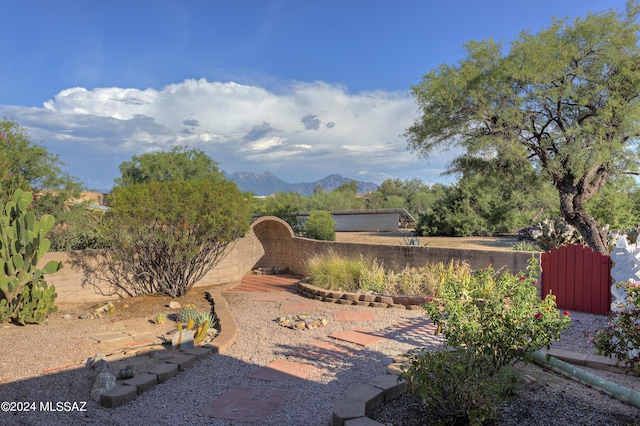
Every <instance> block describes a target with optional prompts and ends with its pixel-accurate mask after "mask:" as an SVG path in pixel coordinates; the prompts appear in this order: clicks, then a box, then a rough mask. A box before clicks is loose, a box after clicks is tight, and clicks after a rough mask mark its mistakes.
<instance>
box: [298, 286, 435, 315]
mask: <svg viewBox="0 0 640 426" xmlns="http://www.w3.org/2000/svg"><path fill="white" fill-rule="evenodd" d="M297 290H298V293H299V294H300V295H301V296H304V297H306V298H308V299H314V300H319V301H321V302H329V303H339V304H341V305H358V306H366V307H371V308H397V309H409V310H418V309H422V305H424V304H425V303H427V302H428V301H429V299H430V298H429V297H422V296H381V295H376V294H369V293H352V292H347V291H339V290H327V289H324V288H320V287H316V286H314V285H311V284H309V283H307V282H303V281H300V282H298V284H297Z"/></svg>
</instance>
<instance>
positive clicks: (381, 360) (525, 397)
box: [0, 294, 640, 426]
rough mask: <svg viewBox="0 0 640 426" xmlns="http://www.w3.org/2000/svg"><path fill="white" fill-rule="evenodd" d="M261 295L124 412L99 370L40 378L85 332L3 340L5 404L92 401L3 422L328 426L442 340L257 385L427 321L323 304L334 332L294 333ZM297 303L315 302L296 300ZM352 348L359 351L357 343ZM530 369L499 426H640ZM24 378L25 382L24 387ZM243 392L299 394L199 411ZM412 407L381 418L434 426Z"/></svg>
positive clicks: (598, 320) (622, 411) (75, 349)
mask: <svg viewBox="0 0 640 426" xmlns="http://www.w3.org/2000/svg"><path fill="white" fill-rule="evenodd" d="M256 296H257V295H256V294H229V295H227V296H226V298H227V300H228V302H229V307H230V309H231V313H232V315H233V317H234V319H235V320H236V322H237V325H238V336H237V339H236V341H235V343H234V344H233V345H232V346H231V347H230V348H229V350H228V351H227V352H225V353H224V354H216V355H213V356H211V357H209V358H207V359H204V360H201V361H198V362H197V363H196V365H195V366H193V367H191V368H189V369H188V370H186V371H184V372H181V373H180V374H178V375H177V376H176V377H174V378H171V379H169V380H167V381H166V382H164V383H162V384H159V385H156V386H155V387H153V388H152V389H150V390H148V391H146V392H144V393H142V394H141V395H139V396H138V398H137V399H136V400H135V401H133V402H132V403H129V404H125V405H123V406H121V407H118V408H116V409H106V408H103V407H101V406H99V405H98V404H97V403H95V402H93V401H92V400H91V399H90V397H89V393H90V389H91V386H92V384H93V371H92V370H90V369H88V368H74V369H70V370H65V371H63V372H60V373H56V374H50V375H46V376H41V375H37V374H34V372H37V371H42V368H43V365H42V362H43V359H46V358H47V357H48V355H47V354H48V353H56V350H60V348H61V347H63V350H64V352H65V353H69V352H71V353H72V356H69V357H70V359H82V358H86V357H90V356H92V355H93V354H92V353H83V352H82V351H83V350H84V351H87V350H89V351H91V349H86V346H85V341H84V340H83V339H82V338H81V333H80V332H79V331H78V330H76V331H73V330H71V331H69V332H68V333H69V334H68V335H66V336H60V335H59V334H53V333H49V334H47V333H46V330H47V328H46V327H47V326H43V327H41V328H38V329H37V330H38V333H34V334H32V333H27V332H25V333H5V334H4V335H3V334H2V333H0V338H2V342H3V351H4V353H3V355H2V364H0V365H1V366H2V368H3V369H5V370H10V371H3V377H10V379H9V382H7V383H3V384H1V385H0V401H26V402H37V403H38V404H39V403H40V402H47V401H53V402H58V401H61V402H62V401H68V402H84V401H86V406H85V407H84V408H85V411H82V412H77V411H74V412H45V411H40V410H36V411H35V412H23V413H3V412H0V424H2V425H79V424H106V425H110V424H113V425H120V424H127V425H143V424H144V425H148V424H154V425H177V424H191V425H239V426H242V425H245V424H252V425H255V424H260V425H267V426H268V425H310V426H311V425H327V424H329V421H330V418H331V412H332V408H333V405H334V404H335V402H336V401H338V400H339V399H342V397H343V396H344V394H345V391H346V389H347V388H348V387H349V386H353V385H357V384H363V383H366V382H368V381H369V380H370V379H371V378H372V377H374V376H376V375H379V374H383V373H384V372H385V371H386V367H387V365H388V364H389V363H390V362H391V360H392V358H393V356H395V355H397V354H400V353H404V352H406V351H407V350H409V349H411V348H412V347H414V345H416V344H418V345H420V346H425V345H427V346H429V345H430V346H435V345H437V344H438V340H437V339H436V338H434V337H433V336H422V339H426V340H423V341H421V342H417V341H414V340H412V339H411V338H405V339H403V338H394V339H388V340H385V341H382V342H378V343H375V344H373V345H371V346H369V347H367V348H364V349H360V350H359V351H357V352H356V353H355V354H354V355H353V356H351V357H348V358H346V359H345V360H344V361H342V362H322V363H321V362H316V363H315V365H317V366H318V367H319V368H320V369H321V370H320V372H319V374H317V376H315V377H314V378H313V379H312V380H305V381H301V382H299V383H295V384H291V383H278V382H266V381H261V380H256V379H249V378H247V376H248V375H249V374H251V373H252V372H254V371H256V370H257V369H258V368H259V367H261V366H264V365H267V364H268V363H270V362H271V361H274V360H276V359H289V360H292V361H299V362H309V361H307V360H304V359H299V358H296V357H293V356H291V351H292V350H294V349H296V348H299V347H301V346H303V345H305V344H307V343H309V342H311V341H313V340H315V339H320V340H324V341H332V342H335V341H334V340H333V339H329V338H327V337H326V336H327V335H329V334H331V333H335V332H339V331H343V330H348V329H352V328H354V327H367V328H372V329H375V330H389V329H390V327H392V326H393V325H394V324H396V323H398V322H400V321H402V320H403V319H406V318H417V317H423V315H424V314H423V313H422V311H409V310H398V309H374V310H373V313H374V314H375V316H376V318H377V320H376V321H375V323H362V322H357V323H354V322H338V321H333V314H334V313H335V312H337V311H343V310H361V309H367V308H361V307H356V306H345V305H337V304H328V303H320V302H318V304H319V309H318V311H317V312H316V314H318V315H322V316H325V317H326V318H327V319H328V320H329V323H328V325H327V326H326V327H324V328H320V329H316V330H305V331H294V330H291V329H288V328H285V327H282V326H280V325H278V324H277V323H276V322H275V320H276V319H277V318H278V317H279V316H280V315H282V313H281V312H280V311H279V310H278V303H274V302H259V301H254V300H253V299H254V298H255V297H256ZM289 299H290V300H291V301H307V302H308V301H309V299H303V298H301V297H299V296H297V295H293V294H292V295H290V296H289ZM369 309H370V308H369ZM604 321H605V319H604V318H602V317H595V316H584V317H580V316H578V315H576V316H575V320H574V325H573V326H572V330H571V332H569V333H566V334H565V336H563V339H562V341H561V343H560V344H559V345H558V347H561V348H564V349H570V350H582V351H584V350H588V344H587V343H586V338H585V337H584V336H583V333H584V332H585V331H590V330H595V329H596V328H598V327H601V326H602V325H603V324H604ZM25 330H28V328H27V329H25ZM41 330H44V331H45V332H42V331H41ZM78 333H80V335H79V334H78ZM74 339H75V340H74ZM36 344H37V345H38V346H37V347H38V348H45V349H44V350H40V349H38V350H33V347H34V345H36ZM345 345H347V346H352V347H353V348H359V347H357V346H355V345H349V344H345ZM69 357H67V358H69ZM65 364H68V362H67V361H66V360H62V359H60V360H59V361H58V364H57V365H65ZM524 371H525V372H527V374H530V375H531V376H533V377H534V378H535V379H536V381H535V382H534V383H533V384H530V385H527V386H526V387H525V388H524V389H523V390H522V392H521V393H520V395H519V396H518V398H517V399H516V400H514V402H513V403H512V404H511V405H509V406H507V407H504V410H503V412H504V419H503V420H502V422H501V423H500V424H519V423H523V422H526V423H528V424H545V425H548V424H560V423H564V424H568V425H573V424H583V425H600V424H603V425H604V424H612V425H617V424H639V423H637V422H638V419H639V418H640V411H639V410H637V409H636V408H633V407H630V406H628V405H625V404H623V403H620V402H619V401H617V400H615V399H612V398H610V397H608V396H607V395H604V394H602V393H600V392H597V391H594V390H593V389H589V388H587V387H585V386H583V385H580V384H577V383H576V382H573V381H571V380H568V379H565V378H562V377H560V376H558V375H557V374H555V373H552V372H547V371H544V370H542V369H541V368H539V367H536V366H533V365H530V366H527V367H526V370H524ZM599 374H605V373H601V372H599ZM606 375H609V376H611V377H613V379H615V380H616V381H617V382H619V383H620V384H623V385H626V386H628V387H633V388H635V389H636V390H638V391H640V385H639V383H638V378H633V377H629V376H624V375H620V374H614V373H606ZM34 376H35V377H34ZM28 377H31V378H28ZM18 378H24V380H16V379H18ZM5 380H6V379H5ZM235 386H245V387H250V388H268V389H276V390H279V391H283V392H288V393H290V394H291V400H290V401H289V402H288V403H287V404H286V406H285V407H284V408H283V409H282V410H281V411H280V412H278V413H277V414H275V415H273V416H271V417H269V418H268V419H266V420H265V421H260V422H259V423H243V422H239V421H231V420H224V419H219V418H212V417H208V416H199V415H198V414H197V413H198V411H199V410H201V409H202V408H203V407H205V406H207V405H208V404H210V403H211V402H212V401H213V400H215V399H216V398H217V397H219V396H220V395H222V394H223V393H225V392H226V391H227V390H229V389H231V388H232V387H235ZM407 401H408V400H406V399H403V400H399V401H398V403H399V405H398V404H397V405H395V406H394V405H392V404H389V405H386V406H385V410H383V411H381V413H383V414H381V416H382V417H379V421H381V422H383V423H385V424H388V425H417V424H429V423H428V420H425V418H428V413H427V414H425V413H422V414H414V413H415V412H413V411H410V410H411V408H410V407H409V406H408V405H406V404H407ZM403 404H404V405H403ZM394 407H395V408H394ZM417 408H419V406H418V407H417ZM407 413H409V414H410V415H413V417H412V418H411V419H410V420H411V421H413V423H410V422H408V420H403V417H402V416H403V415H404V414H407ZM384 416H388V417H387V418H385V417H384ZM416 420H417V421H416Z"/></svg>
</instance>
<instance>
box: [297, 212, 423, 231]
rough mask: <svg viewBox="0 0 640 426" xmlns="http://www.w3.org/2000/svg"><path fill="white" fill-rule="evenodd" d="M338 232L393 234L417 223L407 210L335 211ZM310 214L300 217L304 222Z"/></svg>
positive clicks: (301, 214) (333, 213)
mask: <svg viewBox="0 0 640 426" xmlns="http://www.w3.org/2000/svg"><path fill="white" fill-rule="evenodd" d="M329 213H331V216H332V217H333V220H334V221H335V222H336V227H335V230H336V232H366V231H375V232H393V231H398V230H400V229H412V228H413V227H414V226H415V224H416V221H415V219H414V218H413V217H412V216H411V215H410V214H409V212H408V211H407V210H406V209H370V210H333V211H330V212H329ZM308 216H309V212H300V213H298V217H299V218H300V219H301V220H302V221H303V222H304V221H306V219H307V217H308Z"/></svg>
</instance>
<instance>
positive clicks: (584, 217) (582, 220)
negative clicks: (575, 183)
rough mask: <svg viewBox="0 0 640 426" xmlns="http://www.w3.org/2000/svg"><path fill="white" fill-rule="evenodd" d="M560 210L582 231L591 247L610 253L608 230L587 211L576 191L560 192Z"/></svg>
mask: <svg viewBox="0 0 640 426" xmlns="http://www.w3.org/2000/svg"><path fill="white" fill-rule="evenodd" d="M560 211H561V212H562V215H563V216H564V219H565V220H566V221H567V222H568V223H569V224H570V225H572V226H574V227H575V228H576V229H577V230H578V232H580V235H582V238H584V241H585V242H586V243H587V244H588V245H589V247H591V248H592V249H594V250H595V251H598V252H600V253H602V254H604V255H607V256H608V255H609V245H608V243H607V234H606V232H604V230H603V229H602V227H601V226H600V224H599V223H598V221H597V220H595V219H594V218H593V217H591V216H590V215H589V214H588V213H587V211H586V209H585V208H584V205H583V204H582V201H581V198H580V197H578V196H576V193H575V192H569V193H567V192H560Z"/></svg>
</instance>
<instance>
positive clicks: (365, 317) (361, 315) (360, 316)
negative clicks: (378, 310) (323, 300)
mask: <svg viewBox="0 0 640 426" xmlns="http://www.w3.org/2000/svg"><path fill="white" fill-rule="evenodd" d="M333 319H335V320H336V321H375V320H376V316H375V315H374V313H373V312H371V311H340V312H336V313H335V314H334V316H333Z"/></svg>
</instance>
